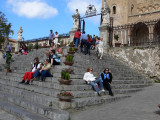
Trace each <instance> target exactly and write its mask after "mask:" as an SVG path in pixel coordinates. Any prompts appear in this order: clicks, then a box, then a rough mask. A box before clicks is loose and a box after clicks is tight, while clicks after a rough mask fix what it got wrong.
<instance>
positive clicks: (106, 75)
mask: <svg viewBox="0 0 160 120" xmlns="http://www.w3.org/2000/svg"><path fill="white" fill-rule="evenodd" d="M100 79H101V81H102V83H103V86H104V88H105V89H107V90H108V91H109V95H111V96H114V94H113V92H112V89H111V85H110V84H111V82H112V74H111V73H110V72H109V68H106V69H105V70H104V71H103V72H102V73H101V76H100Z"/></svg>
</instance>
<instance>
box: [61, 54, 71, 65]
mask: <svg viewBox="0 0 160 120" xmlns="http://www.w3.org/2000/svg"><path fill="white" fill-rule="evenodd" d="M63 63H64V64H65V65H69V66H72V65H73V56H70V55H68V56H66V61H65V62H63Z"/></svg>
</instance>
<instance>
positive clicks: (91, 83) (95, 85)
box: [88, 79, 104, 93]
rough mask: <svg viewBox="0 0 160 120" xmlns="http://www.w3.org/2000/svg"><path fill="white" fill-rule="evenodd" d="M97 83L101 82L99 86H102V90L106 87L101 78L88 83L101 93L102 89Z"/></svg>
mask: <svg viewBox="0 0 160 120" xmlns="http://www.w3.org/2000/svg"><path fill="white" fill-rule="evenodd" d="M96 83H97V84H99V87H100V89H101V90H103V89H104V87H103V84H102V81H101V80H100V79H96V80H95V81H92V82H89V83H88V84H89V85H91V86H92V87H93V88H94V89H95V90H96V92H97V93H99V91H100V90H99V88H98V87H97V84H96Z"/></svg>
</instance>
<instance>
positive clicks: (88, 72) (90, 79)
mask: <svg viewBox="0 0 160 120" xmlns="http://www.w3.org/2000/svg"><path fill="white" fill-rule="evenodd" d="M83 80H85V81H86V82H87V83H88V84H89V85H91V86H92V87H93V88H94V89H95V90H96V92H97V94H98V95H100V94H101V91H100V90H102V91H103V92H105V90H104V88H103V84H102V81H101V80H100V79H96V77H95V76H94V75H93V69H92V68H91V67H90V68H88V69H87V70H86V73H85V74H84V77H83ZM97 84H99V87H100V89H99V88H98V86H97Z"/></svg>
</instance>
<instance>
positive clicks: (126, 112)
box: [71, 84, 160, 120]
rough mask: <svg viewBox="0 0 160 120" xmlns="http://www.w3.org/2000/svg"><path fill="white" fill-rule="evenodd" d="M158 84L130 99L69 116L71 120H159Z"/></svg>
mask: <svg viewBox="0 0 160 120" xmlns="http://www.w3.org/2000/svg"><path fill="white" fill-rule="evenodd" d="M159 93H160V84H153V86H150V87H147V88H145V89H144V90H142V91H140V92H138V93H134V94H133V95H132V97H130V98H126V99H123V100H120V101H117V102H114V103H110V104H104V105H101V106H96V107H92V108H90V109H87V110H85V111H81V112H76V113H72V114H71V120H93V119H94V120H160V109H159V108H158V107H157V105H158V103H159V102H160V94H159Z"/></svg>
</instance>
